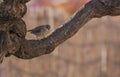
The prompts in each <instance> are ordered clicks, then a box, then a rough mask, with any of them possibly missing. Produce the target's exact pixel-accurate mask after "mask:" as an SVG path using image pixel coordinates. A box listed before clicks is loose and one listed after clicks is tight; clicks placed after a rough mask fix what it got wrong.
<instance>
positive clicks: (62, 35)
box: [14, 0, 120, 59]
mask: <svg viewBox="0 0 120 77" xmlns="http://www.w3.org/2000/svg"><path fill="white" fill-rule="evenodd" d="M106 1H107V2H106ZM111 2H113V3H114V4H110V3H111ZM107 4H108V5H107ZM119 4H120V0H92V1H90V2H89V3H87V4H86V5H85V7H84V8H82V9H80V10H78V11H77V12H76V13H75V14H74V15H73V16H72V17H71V18H70V20H69V21H67V22H65V23H64V24H63V25H61V26H60V27H59V28H58V29H56V30H55V31H54V32H53V33H52V34H51V35H50V36H48V37H47V38H44V39H42V40H26V39H24V40H22V41H23V42H22V44H21V48H20V50H19V51H17V52H16V53H15V54H14V55H15V56H16V57H19V58H23V59H31V58H34V57H37V56H41V55H44V54H48V53H50V52H52V51H53V50H54V49H55V48H56V46H58V45H59V44H61V43H63V42H64V41H65V40H67V39H68V38H70V37H72V36H73V35H74V34H75V33H76V32H77V31H78V30H79V29H80V28H81V27H82V26H84V25H85V24H86V23H87V22H88V21H89V20H91V19H92V18H94V17H101V16H105V15H113V16H115V15H119V14H120V10H119ZM113 10H114V11H113Z"/></svg>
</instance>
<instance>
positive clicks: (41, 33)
mask: <svg viewBox="0 0 120 77" xmlns="http://www.w3.org/2000/svg"><path fill="white" fill-rule="evenodd" d="M28 32H30V33H32V34H34V35H36V38H37V39H39V38H45V37H46V36H47V34H49V32H50V25H41V26H38V27H35V28H34V29H32V30H28Z"/></svg>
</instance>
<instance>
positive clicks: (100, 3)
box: [86, 0, 120, 17]
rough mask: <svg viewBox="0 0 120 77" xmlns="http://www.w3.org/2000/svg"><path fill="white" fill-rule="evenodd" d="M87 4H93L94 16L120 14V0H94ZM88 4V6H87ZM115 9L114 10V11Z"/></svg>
mask: <svg viewBox="0 0 120 77" xmlns="http://www.w3.org/2000/svg"><path fill="white" fill-rule="evenodd" d="M87 5H92V6H91V7H92V8H93V9H94V15H93V17H102V16H106V15H113V16H115V15H119V14H120V12H119V10H120V0H118V1H114V0H92V1H90V2H88V4H87ZM87 5H86V6H87ZM113 11H114V12H113Z"/></svg>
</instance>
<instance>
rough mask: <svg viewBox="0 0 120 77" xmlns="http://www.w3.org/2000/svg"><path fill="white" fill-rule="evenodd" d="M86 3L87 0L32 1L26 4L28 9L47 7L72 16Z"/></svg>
mask: <svg viewBox="0 0 120 77" xmlns="http://www.w3.org/2000/svg"><path fill="white" fill-rule="evenodd" d="M88 1H89V0H33V1H31V2H30V3H28V7H42V6H48V7H52V8H54V9H60V10H62V11H63V12H65V13H68V14H72V13H73V12H75V11H76V10H77V9H78V8H80V7H81V6H83V5H84V4H85V3H87V2H88Z"/></svg>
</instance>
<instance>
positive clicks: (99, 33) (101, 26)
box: [0, 8, 120, 77]
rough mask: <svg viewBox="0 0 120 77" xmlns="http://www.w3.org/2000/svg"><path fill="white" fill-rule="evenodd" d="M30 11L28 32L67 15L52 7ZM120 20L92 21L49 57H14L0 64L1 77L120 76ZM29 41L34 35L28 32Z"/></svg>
mask: <svg viewBox="0 0 120 77" xmlns="http://www.w3.org/2000/svg"><path fill="white" fill-rule="evenodd" d="M42 9H43V10H39V9H38V8H31V9H29V10H28V14H27V15H26V16H25V17H24V20H25V21H26V24H27V29H32V28H33V27H35V26H38V25H40V24H51V25H52V27H53V28H55V27H57V26H59V25H60V24H63V23H64V22H65V21H66V20H67V18H68V16H66V14H63V13H61V12H59V11H57V10H52V9H51V8H42ZM119 21H120V17H110V16H106V17H102V18H100V19H97V18H95V19H93V20H91V21H90V22H88V23H87V24H86V25H85V26H84V27H83V28H81V29H80V30H79V32H77V34H76V35H74V36H73V37H72V38H70V39H69V40H67V41H66V42H64V43H63V44H61V45H60V46H58V47H57V48H56V49H55V51H54V52H53V53H51V54H49V55H44V56H41V57H37V58H34V59H31V60H22V59H18V58H16V57H14V56H11V57H10V58H6V59H5V60H4V62H3V63H2V64H1V65H0V77H120V22H119ZM26 38H27V39H35V36H34V35H32V34H30V33H27V37H26Z"/></svg>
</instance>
